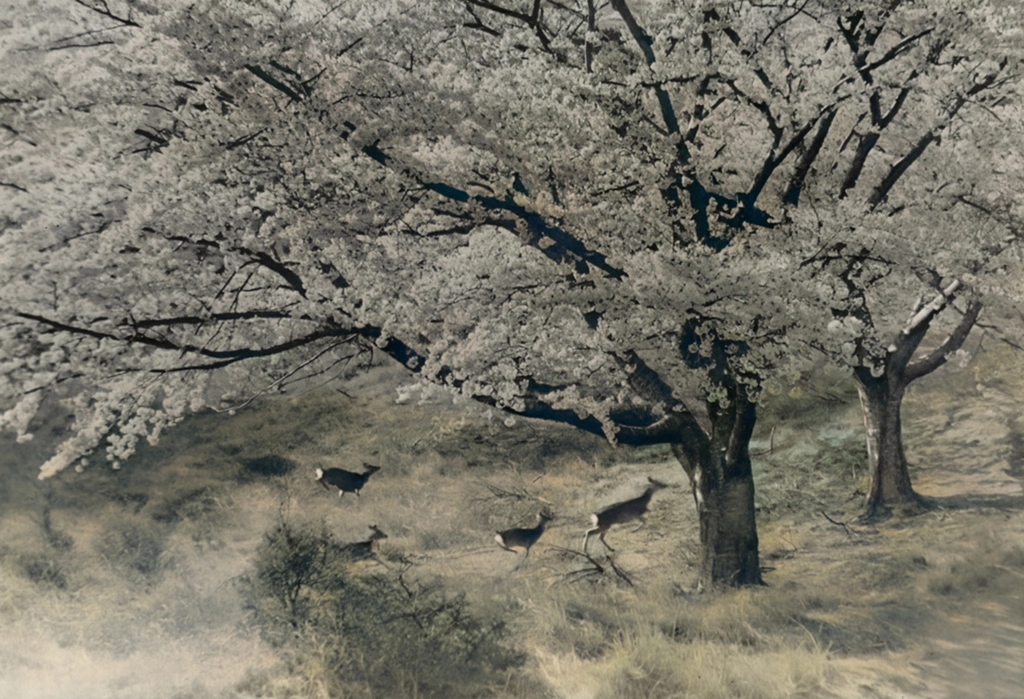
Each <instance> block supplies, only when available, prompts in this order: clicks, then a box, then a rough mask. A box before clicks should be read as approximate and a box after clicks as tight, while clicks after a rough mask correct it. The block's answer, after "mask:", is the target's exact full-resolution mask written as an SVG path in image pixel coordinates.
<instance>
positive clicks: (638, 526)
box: [633, 517, 644, 533]
mask: <svg viewBox="0 0 1024 699" xmlns="http://www.w3.org/2000/svg"><path fill="white" fill-rule="evenodd" d="M638 521H639V522H640V524H638V525H636V529H634V530H633V532H634V533H636V532H638V531H640V527H642V526H644V518H643V517H639V518H638Z"/></svg>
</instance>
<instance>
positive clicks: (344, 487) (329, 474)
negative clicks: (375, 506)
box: [316, 464, 380, 498]
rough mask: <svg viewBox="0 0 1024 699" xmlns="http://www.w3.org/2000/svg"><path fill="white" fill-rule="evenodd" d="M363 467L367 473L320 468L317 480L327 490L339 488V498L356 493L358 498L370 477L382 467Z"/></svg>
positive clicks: (367, 465)
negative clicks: (360, 490) (332, 487)
mask: <svg viewBox="0 0 1024 699" xmlns="http://www.w3.org/2000/svg"><path fill="white" fill-rule="evenodd" d="M363 466H365V467H366V473H352V472H351V471H346V470H344V469H340V468H329V469H327V470H324V469H322V468H318V469H317V470H316V479H317V480H318V481H320V485H322V486H323V487H324V488H326V489H327V490H330V489H331V488H330V486H332V485H333V486H334V487H335V488H337V489H338V497H339V498H340V497H341V496H342V495H344V494H345V493H355V494H356V497H359V489H360V488H362V487H363V486H364V485H366V481H367V480H369V478H370V476H372V475H373V474H375V473H376V472H377V471H379V470H380V466H371V465H370V464H363Z"/></svg>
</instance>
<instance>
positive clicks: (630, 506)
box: [583, 477, 668, 553]
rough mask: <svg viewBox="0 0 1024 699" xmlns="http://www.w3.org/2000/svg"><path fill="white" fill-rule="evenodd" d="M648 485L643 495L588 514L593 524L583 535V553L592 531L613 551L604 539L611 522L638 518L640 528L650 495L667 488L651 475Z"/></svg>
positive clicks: (617, 522) (619, 522) (621, 522)
mask: <svg viewBox="0 0 1024 699" xmlns="http://www.w3.org/2000/svg"><path fill="white" fill-rule="evenodd" d="M647 481H648V483H650V485H648V486H647V490H645V491H644V492H643V495H640V496H639V497H635V498H633V499H632V500H626V501H624V502H617V503H615V504H614V505H609V506H608V507H606V508H604V509H603V510H599V511H597V512H595V513H594V514H592V515H590V523H591V524H593V525H594V526H593V527H591V528H590V529H588V530H587V533H586V534H585V535H584V536H583V553H586V552H587V542H588V541H589V539H590V535H591V534H593V533H594V532H598V536H597V538H598V539H600V540H601V543H602V544H604V547H605V548H606V549H608V550H609V551H614V550H615V549H613V548H612V547H611V546H609V545H608V542H607V541H605V540H604V535H605V532H607V531H608V529H609V528H610V527H611V526H612V525H613V524H625V523H626V522H634V521H637V520H639V522H640V524H639V525H637V528H636V529H634V530H633V531H636V530H637V529H640V527H641V526H643V524H644V516H645V515H646V514H647V505H648V504H649V503H650V502H651V496H652V495H654V493H655V492H657V491H659V490H661V489H662V488H667V487H668V485H666V484H665V483H661V482H660V481H656V480H654V479H653V478H651V477H648V478H647Z"/></svg>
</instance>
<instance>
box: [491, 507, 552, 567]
mask: <svg viewBox="0 0 1024 699" xmlns="http://www.w3.org/2000/svg"><path fill="white" fill-rule="evenodd" d="M552 519H554V515H552V514H551V513H549V512H541V513H539V514H538V515H537V526H536V527H531V528H530V529H506V530H505V531H501V532H498V533H497V534H495V535H494V540H495V541H497V542H498V546H500V547H501V548H503V549H505V550H506V551H512V552H513V553H515V549H526V555H525V556H523V560H521V561H519V563H517V564H516V567H515V568H513V569H512V570H518V568H519V566H521V565H523V564H524V563H526V559H527V558H529V556H530V547H531V546H533V545H534V544H536V543H537V539H539V538H540V536H541V534H543V533H544V525H545V524H547V523H548V522H550V521H551V520H552Z"/></svg>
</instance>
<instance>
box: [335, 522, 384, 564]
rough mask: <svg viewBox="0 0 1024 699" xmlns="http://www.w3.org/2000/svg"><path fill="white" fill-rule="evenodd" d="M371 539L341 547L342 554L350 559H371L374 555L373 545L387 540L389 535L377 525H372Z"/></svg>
mask: <svg viewBox="0 0 1024 699" xmlns="http://www.w3.org/2000/svg"><path fill="white" fill-rule="evenodd" d="M370 531H371V532H373V533H372V534H370V538H369V539H367V540H366V541H353V542H352V543H351V544H345V545H344V546H342V547H341V550H342V552H343V553H344V554H345V555H347V556H349V557H350V558H369V557H370V556H372V555H373V544H374V542H376V541H379V540H381V539H387V538H388V535H387V534H385V533H384V532H382V531H381V530H380V529H379V528H378V527H377V525H376V524H371V525H370Z"/></svg>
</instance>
